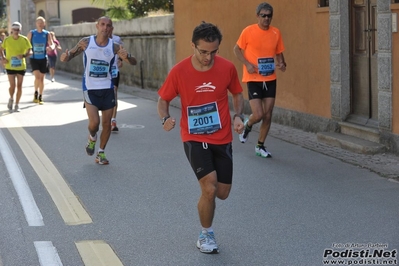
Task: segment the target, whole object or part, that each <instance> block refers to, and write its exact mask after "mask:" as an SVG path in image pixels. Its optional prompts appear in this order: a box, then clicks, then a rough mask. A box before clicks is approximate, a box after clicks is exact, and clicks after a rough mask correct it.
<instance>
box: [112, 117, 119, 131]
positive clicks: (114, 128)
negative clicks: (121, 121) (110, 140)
mask: <svg viewBox="0 0 399 266" xmlns="http://www.w3.org/2000/svg"><path fill="white" fill-rule="evenodd" d="M111 131H112V132H118V131H119V128H118V127H117V126H116V120H112V121H111Z"/></svg>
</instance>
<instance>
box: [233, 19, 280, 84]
mask: <svg viewBox="0 0 399 266" xmlns="http://www.w3.org/2000/svg"><path fill="white" fill-rule="evenodd" d="M237 45H238V47H240V49H242V50H244V51H243V52H244V56H245V58H246V59H247V60H248V61H249V62H250V63H252V64H254V65H256V66H258V67H259V66H260V63H262V61H260V60H263V63H265V62H267V64H264V67H266V68H267V66H270V64H268V63H269V62H270V60H272V61H274V59H275V57H276V54H281V53H282V52H283V51H284V44H283V38H282V37H281V33H280V31H279V30H278V29H277V28H275V27H273V26H269V29H268V30H262V29H261V28H260V27H259V25H258V24H253V25H250V26H248V27H246V28H245V29H244V30H243V31H242V32H241V35H240V37H239V38H238V41H237ZM275 63H277V62H275ZM258 71H259V68H258ZM276 78H277V76H276V69H274V71H273V73H272V74H267V75H261V74H259V73H253V74H249V73H248V71H247V67H246V66H245V65H243V76H242V82H249V81H271V80H275V79H276Z"/></svg>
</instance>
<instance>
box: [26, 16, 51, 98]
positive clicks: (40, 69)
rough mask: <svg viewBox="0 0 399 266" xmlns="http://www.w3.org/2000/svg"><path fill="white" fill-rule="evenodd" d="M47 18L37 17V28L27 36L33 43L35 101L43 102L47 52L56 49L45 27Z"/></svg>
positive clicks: (32, 62)
mask: <svg viewBox="0 0 399 266" xmlns="http://www.w3.org/2000/svg"><path fill="white" fill-rule="evenodd" d="M45 26H46V20H45V19H44V18H43V17H38V18H37V19H36V29H34V30H31V31H30V32H29V33H28V35H27V36H26V37H27V38H28V39H29V40H30V42H31V44H32V50H33V54H32V56H31V58H30V64H31V66H32V71H33V75H35V84H34V87H35V94H34V98H33V102H34V103H39V104H43V96H42V95H43V90H44V76H45V75H46V72H47V52H49V51H52V50H54V49H55V44H54V42H53V38H52V37H51V34H49V32H48V31H47V30H45V29H44V27H45Z"/></svg>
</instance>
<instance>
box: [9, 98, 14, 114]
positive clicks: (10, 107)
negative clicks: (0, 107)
mask: <svg viewBox="0 0 399 266" xmlns="http://www.w3.org/2000/svg"><path fill="white" fill-rule="evenodd" d="M13 103H14V100H13V99H11V98H10V99H9V100H8V104H7V108H8V110H10V111H11V110H12V104H13Z"/></svg>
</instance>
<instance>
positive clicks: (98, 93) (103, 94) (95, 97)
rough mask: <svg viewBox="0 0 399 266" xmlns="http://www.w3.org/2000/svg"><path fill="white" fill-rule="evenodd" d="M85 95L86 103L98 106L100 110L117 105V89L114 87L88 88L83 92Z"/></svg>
mask: <svg viewBox="0 0 399 266" xmlns="http://www.w3.org/2000/svg"><path fill="white" fill-rule="evenodd" d="M83 97H84V101H85V103H88V104H91V105H94V106H96V107H97V108H98V110H108V109H111V108H114V107H115V91H114V89H113V88H112V89H103V90H87V91H84V92H83ZM83 107H84V105H83Z"/></svg>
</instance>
